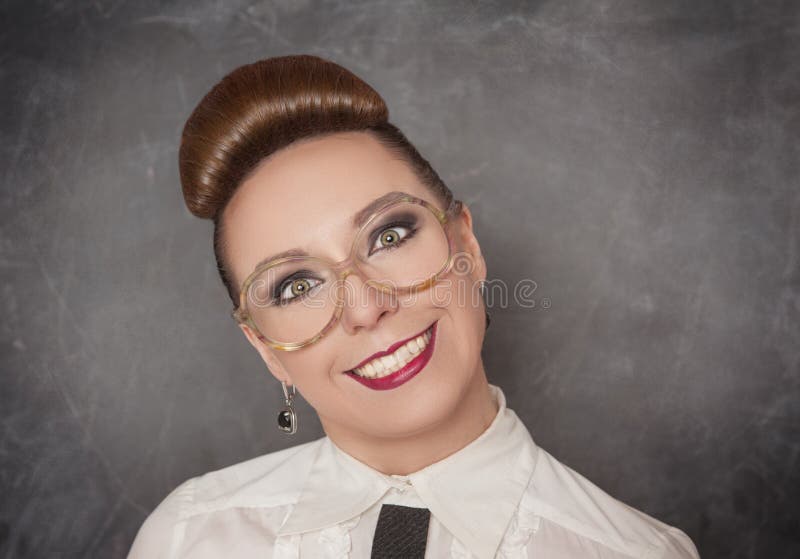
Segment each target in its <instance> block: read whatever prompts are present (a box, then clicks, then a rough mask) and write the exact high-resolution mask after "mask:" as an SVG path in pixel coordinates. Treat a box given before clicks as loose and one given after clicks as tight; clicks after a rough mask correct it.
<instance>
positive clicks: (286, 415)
mask: <svg viewBox="0 0 800 559" xmlns="http://www.w3.org/2000/svg"><path fill="white" fill-rule="evenodd" d="M278 429H280V430H281V431H283V432H284V433H289V434H292V433H294V432H296V431H297V416H296V415H295V413H294V410H293V409H291V408H284V409H282V410H281V412H280V413H279V414H278Z"/></svg>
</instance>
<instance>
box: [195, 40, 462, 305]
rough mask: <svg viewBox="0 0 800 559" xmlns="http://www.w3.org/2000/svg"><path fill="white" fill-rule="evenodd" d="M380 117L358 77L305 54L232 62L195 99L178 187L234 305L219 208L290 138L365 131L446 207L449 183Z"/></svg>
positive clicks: (374, 97) (381, 110) (378, 103)
mask: <svg viewBox="0 0 800 559" xmlns="http://www.w3.org/2000/svg"><path fill="white" fill-rule="evenodd" d="M388 119H389V110H388V109H387V107H386V103H385V102H384V100H383V98H382V97H381V96H380V95H379V94H378V92H376V91H375V90H374V89H373V88H372V87H370V86H369V85H368V84H367V83H366V82H364V81H363V80H361V79H360V78H359V77H358V76H356V75H355V74H353V73H351V72H350V71H348V70H347V69H345V68H343V67H341V66H339V65H338V64H335V63H333V62H331V61H329V60H326V59H324V58H320V57H318V56H311V55H306V54H302V55H291V56H279V57H274V58H267V59H264V60H259V61H257V62H254V63H252V64H247V65H244V66H240V67H239V68H236V69H235V70H233V71H232V72H231V73H229V74H228V75H226V76H225V77H223V78H222V80H221V81H220V82H219V83H217V84H216V85H215V86H214V87H213V88H212V89H211V91H209V92H208V93H207V94H206V95H205V97H203V99H202V100H201V101H200V103H199V104H198V105H197V107H195V109H194V111H193V112H192V114H191V116H190V117H189V119H188V120H187V121H186V124H185V126H184V128H183V134H182V136H181V146H180V151H179V170H180V178H181V186H182V188H183V198H184V200H185V202H186V206H187V207H188V208H189V211H190V212H192V214H194V215H196V216H197V217H201V218H205V219H211V220H213V222H214V256H215V257H216V260H217V270H218V271H219V274H220V277H221V278H222V283H223V284H224V285H225V288H226V289H227V291H228V295H229V297H230V298H231V301H232V303H233V306H234V308H236V307H238V306H239V293H238V289H239V286H236V285H233V284H232V281H231V275H230V273H229V272H228V270H229V268H228V266H227V265H226V261H225V250H224V248H225V247H224V246H223V241H222V237H223V235H222V231H223V224H222V215H223V211H224V209H225V206H226V205H227V203H228V201H229V200H230V199H231V197H232V196H233V194H234V192H235V191H236V189H237V188H238V186H239V185H240V184H241V183H242V182H243V181H244V180H245V179H246V178H247V176H248V175H249V174H250V173H251V172H252V171H253V170H254V169H255V168H256V166H257V165H258V164H259V163H260V162H261V161H262V160H263V159H264V158H266V157H269V156H270V155H272V154H273V153H275V152H277V151H278V150H280V149H281V148H284V147H286V146H288V145H289V144H291V143H292V142H295V141H297V140H300V139H303V138H310V137H313V136H322V135H325V134H330V133H336V132H349V131H359V130H362V131H365V132H367V133H370V134H372V135H373V136H374V137H375V138H376V139H377V140H378V141H379V142H381V143H382V144H383V145H384V146H385V147H387V148H388V149H390V150H392V151H393V152H395V153H397V154H398V155H399V156H400V157H402V158H403V159H404V160H405V161H406V162H407V163H408V164H409V165H410V167H411V169H412V170H413V171H414V172H415V173H416V175H417V176H418V177H419V179H420V181H421V182H422V183H423V184H424V185H426V186H427V187H428V188H430V190H431V192H432V193H433V194H434V195H436V196H437V197H438V198H439V199H440V201H441V202H442V203H443V204H444V207H447V205H448V204H449V203H450V201H451V200H452V197H453V194H452V192H451V191H450V189H449V188H448V187H447V185H445V183H444V182H443V181H442V180H441V179H440V178H439V175H438V174H437V173H436V171H434V169H433V168H432V167H431V165H430V164H429V163H428V161H427V160H426V159H425V158H423V157H422V156H421V155H420V153H419V152H418V151H417V150H416V148H415V147H414V146H413V145H412V144H411V142H409V141H408V139H407V138H406V137H405V135H404V134H403V133H402V132H401V131H400V130H399V129H398V128H397V127H396V126H394V125H393V124H391V123H389V120H388Z"/></svg>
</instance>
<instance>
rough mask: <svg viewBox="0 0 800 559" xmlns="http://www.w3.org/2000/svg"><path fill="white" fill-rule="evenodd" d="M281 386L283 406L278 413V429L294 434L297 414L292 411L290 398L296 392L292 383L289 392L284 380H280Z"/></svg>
mask: <svg viewBox="0 0 800 559" xmlns="http://www.w3.org/2000/svg"><path fill="white" fill-rule="evenodd" d="M281 386H282V387H283V399H284V401H285V406H284V408H283V409H282V410H281V412H280V413H279V414H278V429H280V430H281V431H283V432H284V433H287V434H289V435H294V434H295V433H296V432H297V414H296V413H295V412H294V406H293V405H292V399H293V398H294V395H295V394H296V393H297V389H296V388H295V387H294V385H292V391H291V392H289V390H288V389H287V388H286V381H285V380H282V381H281Z"/></svg>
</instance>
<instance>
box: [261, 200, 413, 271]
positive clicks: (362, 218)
mask: <svg viewBox="0 0 800 559" xmlns="http://www.w3.org/2000/svg"><path fill="white" fill-rule="evenodd" d="M403 196H408V194H407V193H406V192H401V191H399V190H393V191H392V192H388V193H386V194H384V195H383V196H380V197H378V198H375V199H374V200H373V201H372V202H370V203H369V204H367V205H366V206H364V207H363V208H361V209H360V210H358V211H357V212H356V213H355V214H354V215H353V218H352V220H351V221H350V224H351V226H352V228H353V229H356V230H357V229H360V228H361V227H363V226H364V224H365V223H366V222H367V220H368V219H369V218H370V217H371V216H372V214H373V213H375V211H376V210H378V209H379V208H380V207H382V206H383V205H385V204H388V203H390V202H393V201H394V200H397V199H398V198H402V197H403ZM289 256H309V254H308V252H306V251H305V250H303V249H300V248H290V249H289V250H284V251H283V252H279V253H277V254H273V255H272V256H267V257H266V258H264V259H263V260H261V262H259V263H258V264H256V265H255V268H253V269H254V270H255V269H256V268H259V267H261V266H262V265H264V264H266V263H267V262H269V261H271V260H277V259H278V258H286V257H289Z"/></svg>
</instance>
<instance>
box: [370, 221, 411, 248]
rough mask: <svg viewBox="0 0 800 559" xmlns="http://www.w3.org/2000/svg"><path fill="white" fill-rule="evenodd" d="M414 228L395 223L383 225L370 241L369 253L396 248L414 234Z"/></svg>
mask: <svg viewBox="0 0 800 559" xmlns="http://www.w3.org/2000/svg"><path fill="white" fill-rule="evenodd" d="M415 232H416V229H414V228H413V227H412V226H411V225H403V224H400V223H395V224H392V225H389V226H387V227H384V228H383V229H381V230H380V231H379V232H378V236H377V238H376V239H375V241H374V242H373V243H372V250H371V251H370V254H372V253H374V252H376V251H380V250H389V249H393V248H397V247H399V246H400V245H402V244H403V242H405V241H407V240H408V239H410V238H411V237H413V236H414V233H415Z"/></svg>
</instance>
